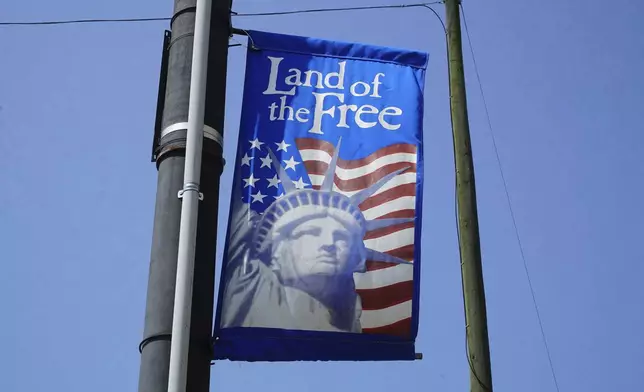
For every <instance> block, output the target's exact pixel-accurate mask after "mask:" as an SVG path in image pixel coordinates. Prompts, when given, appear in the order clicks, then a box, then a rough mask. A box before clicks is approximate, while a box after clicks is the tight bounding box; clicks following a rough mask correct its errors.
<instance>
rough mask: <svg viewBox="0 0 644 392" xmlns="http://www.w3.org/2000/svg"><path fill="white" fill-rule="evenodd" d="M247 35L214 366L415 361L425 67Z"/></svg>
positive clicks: (409, 54) (388, 51)
mask: <svg viewBox="0 0 644 392" xmlns="http://www.w3.org/2000/svg"><path fill="white" fill-rule="evenodd" d="M248 36H249V39H248V52H247V65H246V80H245V86H244V100H243V105H242V118H241V125H240V129H239V139H238V147H237V157H236V160H235V162H234V164H235V172H234V179H233V184H232V197H231V206H230V216H229V222H228V231H227V238H226V247H225V250H224V258H223V262H222V270H221V279H220V287H219V298H218V303H217V312H216V320H215V330H214V341H213V342H214V343H213V344H214V347H213V348H214V357H215V359H229V360H239V361H298V360H304V361H316V360H323V361H336V360H353V361H361V360H413V359H414V358H415V350H414V343H415V339H416V334H417V330H418V318H419V315H418V308H419V306H418V305H419V304H418V301H419V289H420V281H419V277H420V260H421V258H420V250H421V218H422V190H423V132H422V131H423V129H422V124H423V87H424V78H425V69H426V65H427V60H428V55H427V54H426V53H421V52H414V51H406V50H399V49H392V48H385V47H377V46H369V45H362V44H356V43H348V42H337V41H327V40H321V39H313V38H307V37H298V36H290V35H282V34H273V33H265V32H258V31H250V32H248Z"/></svg>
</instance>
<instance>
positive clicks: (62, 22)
mask: <svg viewBox="0 0 644 392" xmlns="http://www.w3.org/2000/svg"><path fill="white" fill-rule="evenodd" d="M439 3H442V1H434V2H429V3H411V4H391V5H373V6H362V7H338V8H314V9H302V10H292V11H274V12H250V13H235V12H233V16H276V15H295V14H310V13H320V12H337V11H359V10H375V9H387V8H414V7H427V6H429V5H432V4H439ZM171 19H172V18H170V17H157V18H101V19H69V20H48V21H24V22H0V26H51V25H69V24H86V23H141V22H158V21H169V20H171Z"/></svg>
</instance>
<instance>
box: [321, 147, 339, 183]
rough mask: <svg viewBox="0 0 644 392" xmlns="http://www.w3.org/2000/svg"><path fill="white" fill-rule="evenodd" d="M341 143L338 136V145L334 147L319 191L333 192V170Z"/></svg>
mask: <svg viewBox="0 0 644 392" xmlns="http://www.w3.org/2000/svg"><path fill="white" fill-rule="evenodd" d="M341 142H342V136H340V139H339V140H338V144H337V145H336V146H335V150H334V151H333V158H331V162H329V167H328V169H327V170H326V173H325V174H324V181H323V182H322V186H321V187H320V190H321V191H324V192H331V191H332V190H333V181H334V179H335V168H336V165H337V162H338V154H339V152H340V143H341Z"/></svg>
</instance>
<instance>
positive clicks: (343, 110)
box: [338, 105, 358, 128]
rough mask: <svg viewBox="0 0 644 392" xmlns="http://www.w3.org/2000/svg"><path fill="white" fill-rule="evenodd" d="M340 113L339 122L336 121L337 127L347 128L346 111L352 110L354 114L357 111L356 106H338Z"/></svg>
mask: <svg viewBox="0 0 644 392" xmlns="http://www.w3.org/2000/svg"><path fill="white" fill-rule="evenodd" d="M338 110H339V111H340V121H338V127H340V128H349V125H347V110H353V111H354V112H355V111H356V110H358V105H340V106H338Z"/></svg>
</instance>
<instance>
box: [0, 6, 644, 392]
mask: <svg viewBox="0 0 644 392" xmlns="http://www.w3.org/2000/svg"><path fill="white" fill-rule="evenodd" d="M347 4H348V3H347V2H346V1H339V0H328V1H312V0H311V1H296V0H283V1H279V2H278V1H276V0H256V1H250V0H237V1H235V4H234V9H235V10H237V11H240V12H257V11H268V10H273V9H275V8H279V9H295V8H310V7H315V8H318V7H332V6H342V5H347ZM350 4H351V5H372V4H385V2H384V1H383V0H359V1H358V0H354V1H352V2H350ZM437 7H438V10H439V13H440V14H441V15H442V14H443V10H442V6H437ZM465 9H466V13H467V16H468V18H469V27H470V30H471V33H472V39H473V41H474V45H475V50H476V54H477V60H478V64H479V67H480V71H481V76H482V79H483V84H484V88H485V91H486V94H487V98H488V105H489V109H490V113H491V117H492V123H493V125H494V130H495V133H496V137H497V143H498V147H499V152H500V156H501V160H502V164H503V168H504V170H505V174H506V179H507V183H508V187H509V191H510V195H511V198H512V201H513V204H514V209H515V213H516V218H517V224H518V227H519V231H520V233H521V236H522V240H523V245H524V249H525V255H526V258H527V261H528V265H529V267H530V270H531V273H532V279H533V283H534V287H535V290H536V295H537V300H538V303H539V306H540V309H541V313H542V318H543V323H544V328H545V332H546V334H547V337H548V341H549V343H550V347H551V351H552V358H553V362H554V365H555V369H556V371H557V375H558V378H559V384H560V386H561V391H566V392H570V391H584V392H591V391H592V392H604V391H635V390H641V385H638V382H639V381H641V371H642V368H643V367H644V356H643V355H642V349H643V348H644V334H642V333H641V329H642V325H644V306H642V305H643V303H644V301H643V300H644V295H643V294H642V289H641V283H640V282H641V279H642V275H644V252H643V251H642V248H641V246H640V243H641V241H642V238H641V237H642V234H644V230H643V229H642V228H641V225H640V222H641V221H642V220H643V219H644V204H643V203H642V200H643V199H644V187H643V186H642V184H641V181H642V180H644V165H643V164H642V162H643V160H642V159H643V158H642V156H644V127H643V125H642V124H643V123H644V109H642V102H644V93H643V91H644V78H643V77H642V70H643V69H644V39H643V38H642V37H644V25H643V24H642V23H641V15H642V13H644V5H643V4H642V3H641V2H640V1H636V0H616V1H612V2H599V1H582V0H566V1H555V0H542V1H538V2H535V1H502V0H488V1H473V0H466V1H465ZM171 11H172V1H171V0H164V1H151V0H146V1H137V2H131V1H124V0H114V1H110V2H87V1H80V0H73V1H72V0H67V1H64V2H61V1H58V2H51V1H44V0H33V1H21V2H12V1H8V2H5V4H4V5H3V7H2V11H1V12H0V15H1V17H0V19H3V20H40V19H60V18H62V19H66V18H83V17H124V16H128V17H139V16H141V17H143V16H168V15H170V14H171ZM235 25H236V26H237V27H244V28H252V29H256V30H267V31H274V32H280V33H287V34H298V35H308V36H314V37H320V38H328V39H342V40H351V41H360V42H364V43H372V44H378V45H390V46H397V47H404V48H409V49H418V50H423V51H428V52H430V54H431V60H430V64H429V68H428V72H427V82H426V89H425V93H426V107H425V111H426V120H425V143H426V144H425V156H426V166H425V171H426V174H427V177H426V178H427V179H426V183H425V186H426V188H425V200H424V203H425V204H424V205H425V207H424V211H425V216H424V222H423V227H424V244H423V246H424V248H423V260H422V263H423V264H422V284H423V287H422V303H421V327H420V334H419V337H418V345H417V346H418V351H420V352H422V353H424V355H425V359H424V360H422V361H417V362H414V363H293V364H263V363H255V364H247V363H230V362H221V363H217V364H216V365H215V366H214V367H213V373H212V378H213V381H212V385H213V386H212V390H213V391H223V390H227V391H233V390H234V391H241V392H244V391H255V390H259V389H260V388H261V390H262V391H264V392H271V391H280V392H281V391H313V392H315V391H320V392H322V391H324V392H327V391H329V390H331V391H338V392H342V391H354V390H365V391H374V392H376V391H382V392H391V391H402V390H407V391H408V390H411V389H413V388H415V389H422V390H424V391H441V392H442V391H446V392H449V391H454V392H456V391H465V390H467V388H468V366H467V362H466V356H465V350H464V347H465V346H464V343H465V336H464V322H463V310H462V298H461V286H460V269H459V260H458V253H457V243H456V233H455V221H454V188H453V167H452V164H453V163H452V147H451V134H450V128H449V111H448V98H447V94H448V93H447V78H446V75H447V74H446V67H445V43H444V35H443V32H442V31H441V28H440V25H439V23H438V22H437V21H436V19H435V17H434V16H433V15H432V14H431V13H430V12H429V11H425V10H420V9H407V10H385V11H362V12H346V13H329V14H317V15H300V16H283V17H254V18H237V19H235ZM166 27H167V23H166V22H153V23H143V24H127V25H126V24H121V25H115V24H96V25H77V26H52V27H29V28H17V27H16V28H4V27H2V28H0V53H1V55H0V239H1V240H0V245H1V247H2V256H1V257H0V261H1V263H2V267H3V269H2V273H0V309H2V318H1V322H0V340H1V342H2V346H3V349H2V350H1V353H0V369H1V370H0V390H1V391H6V392H14V391H21V392H22V391H29V392H40V391H43V392H45V391H66V392H76V391H78V392H86V391H92V392H113V391H134V390H136V388H137V382H138V371H139V354H138V351H137V345H138V343H139V341H140V339H141V337H142V329H143V314H144V305H145V292H146V285H147V274H148V263H149V254H150V243H151V236H152V234H151V228H152V220H153V209H154V199H155V190H156V170H155V167H154V165H153V164H152V163H150V160H149V156H150V142H151V138H152V129H153V125H154V115H155V105H156V93H157V80H158V69H159V59H160V47H161V40H162V33H163V29H164V28H166ZM466 49H467V46H466ZM244 57H245V52H244V49H242V48H233V49H232V50H231V54H230V62H229V79H228V80H229V83H228V108H227V119H226V130H225V132H226V148H225V154H226V158H227V159H228V160H229V161H231V160H232V158H233V151H234V150H235V141H236V133H237V127H238V121H239V113H240V102H241V94H240V93H241V87H242V83H243V70H244V66H243V64H244ZM465 58H466V61H467V62H466V74H467V82H468V88H469V90H468V93H469V109H470V122H471V130H472V138H473V147H474V157H475V164H476V170H477V172H476V174H477V176H478V177H477V185H478V195H479V200H478V202H479V212H480V220H481V237H482V249H483V258H484V270H485V279H486V288H487V300H488V317H489V334H490V343H491V352H492V364H493V378H494V385H495V388H496V390H497V391H511V392H514V391H521V392H542V391H554V390H555V389H554V385H553V381H552V377H551V375H550V370H549V367H548V362H547V357H546V353H545V351H544V348H543V344H542V340H541V336H540V332H539V327H538V323H537V318H536V315H535V311H534V308H533V305H532V300H531V297H530V292H529V289H528V285H527V281H526V276H525V273H524V270H523V265H522V262H521V258H520V252H519V248H518V246H517V241H516V239H515V234H514V229H513V226H512V221H511V218H510V215H509V211H508V207H507V205H506V201H505V195H504V191H503V185H502V181H501V177H500V174H499V169H498V167H497V164H496V158H495V155H494V150H493V145H492V140H491V138H490V134H489V132H488V130H487V125H486V119H485V113H484V111H483V106H482V100H481V97H480V94H479V91H478V86H477V84H476V80H475V74H474V70H473V67H472V63H471V56H470V55H469V52H467V51H466V54H465ZM231 175H232V172H231V166H228V167H227V168H226V171H225V172H224V174H223V181H222V184H224V187H223V188H222V193H223V194H224V195H226V194H227V193H228V192H229V189H228V188H227V187H226V184H229V183H230V179H231ZM227 204H228V198H227V197H224V198H222V201H221V206H222V208H221V211H222V214H221V216H220V219H221V222H222V224H223V222H225V220H226V219H227V216H226V215H227V211H228V209H227ZM222 227H224V226H222ZM223 235H224V230H221V231H220V241H219V243H220V244H223ZM221 251H222V249H221V248H220V249H219V251H218V257H220V255H221ZM218 267H219V266H218Z"/></svg>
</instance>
